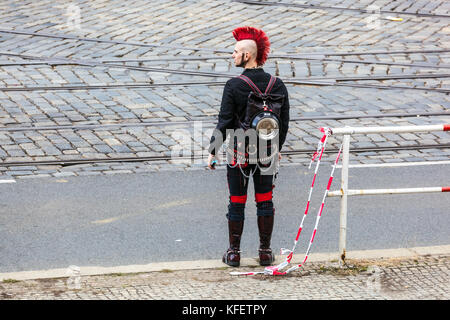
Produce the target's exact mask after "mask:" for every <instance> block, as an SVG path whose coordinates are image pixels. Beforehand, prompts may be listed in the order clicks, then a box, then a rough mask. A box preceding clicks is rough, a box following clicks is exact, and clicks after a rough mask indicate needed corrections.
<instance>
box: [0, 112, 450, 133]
mask: <svg viewBox="0 0 450 320" xmlns="http://www.w3.org/2000/svg"><path fill="white" fill-rule="evenodd" d="M438 116H450V112H445V111H444V112H416V113H374V114H364V115H327V116H309V117H307V116H306V117H292V118H291V119H290V121H291V122H301V121H323V120H348V119H370V118H417V117H438ZM195 121H201V122H202V124H203V125H205V124H206V125H214V124H215V123H216V122H217V116H204V117H196V118H190V119H188V120H185V121H152V122H124V123H106V124H105V123H98V124H80V125H59V126H10V127H0V132H23V131H49V130H56V131H57V130H96V129H118V128H128V127H154V126H155V127H156V126H179V125H190V124H193V123H195Z"/></svg>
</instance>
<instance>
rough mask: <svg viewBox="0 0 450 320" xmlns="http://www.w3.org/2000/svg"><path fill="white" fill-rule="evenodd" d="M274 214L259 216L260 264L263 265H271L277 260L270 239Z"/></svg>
mask: <svg viewBox="0 0 450 320" xmlns="http://www.w3.org/2000/svg"><path fill="white" fill-rule="evenodd" d="M273 217H274V216H258V230H259V264H260V265H261V266H270V265H271V264H272V263H273V262H274V261H275V256H274V254H273V252H272V249H270V240H271V239H272V230H273Z"/></svg>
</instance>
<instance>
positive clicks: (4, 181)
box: [0, 179, 16, 183]
mask: <svg viewBox="0 0 450 320" xmlns="http://www.w3.org/2000/svg"><path fill="white" fill-rule="evenodd" d="M15 182H16V180H14V179H11V180H0V183H15Z"/></svg>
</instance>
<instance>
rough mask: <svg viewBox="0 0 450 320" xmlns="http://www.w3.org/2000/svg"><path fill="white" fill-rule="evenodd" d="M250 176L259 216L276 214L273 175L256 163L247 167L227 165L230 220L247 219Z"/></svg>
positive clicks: (228, 214) (228, 216)
mask: <svg viewBox="0 0 450 320" xmlns="http://www.w3.org/2000/svg"><path fill="white" fill-rule="evenodd" d="M263 170H264V169H263ZM250 176H252V177H253V184H254V188H255V202H256V214H257V215H258V216H273V215H274V214H275V209H274V207H273V201H272V190H273V188H274V185H273V175H269V174H264V172H261V169H260V168H259V167H258V166H257V165H256V164H247V165H246V166H245V167H239V165H238V166H236V167H232V166H230V165H227V181H228V189H229V192H230V202H229V204H228V213H227V218H228V220H231V221H242V220H244V219H245V205H246V202H247V190H248V183H249V178H250Z"/></svg>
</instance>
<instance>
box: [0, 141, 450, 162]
mask: <svg viewBox="0 0 450 320" xmlns="http://www.w3.org/2000/svg"><path fill="white" fill-rule="evenodd" d="M447 148H450V144H443V145H420V146H398V147H377V148H353V149H352V150H351V153H362V152H370V151H372V152H383V151H401V150H421V149H447ZM315 151H316V150H312V149H311V150H305V149H303V150H291V151H281V154H282V155H286V156H290V155H301V154H312V153H314V152H315ZM336 152H338V149H328V150H325V151H324V153H336ZM204 158H205V157H203V156H202V155H191V156H189V157H172V156H168V155H160V156H148V157H117V158H103V159H99V158H86V159H70V160H35V161H11V162H9V161H2V162H0V166H2V167H15V166H43V165H61V166H71V165H79V164H94V163H110V162H146V161H149V162H152V161H168V160H195V159H204Z"/></svg>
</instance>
